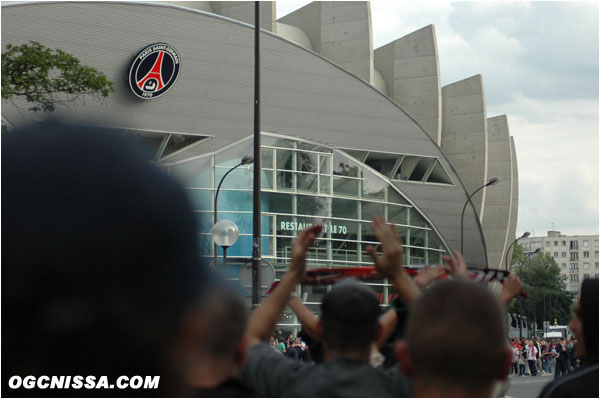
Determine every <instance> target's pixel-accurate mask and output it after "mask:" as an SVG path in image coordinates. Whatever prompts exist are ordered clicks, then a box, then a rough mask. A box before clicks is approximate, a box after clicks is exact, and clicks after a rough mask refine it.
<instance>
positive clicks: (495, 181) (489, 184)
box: [460, 177, 500, 254]
mask: <svg viewBox="0 0 600 399" xmlns="http://www.w3.org/2000/svg"><path fill="white" fill-rule="evenodd" d="M499 181H500V178H499V177H492V178H491V179H490V180H489V181H488V182H487V183H485V184H484V185H483V186H481V187H479V188H478V189H477V190H475V191H473V194H471V195H469V198H467V201H466V202H465V206H463V210H462V214H461V216H460V253H461V254H463V244H464V240H463V231H464V224H465V210H466V209H467V205H468V204H469V203H470V202H471V198H473V196H474V195H475V194H477V193H478V192H479V190H482V189H484V188H485V187H487V186H493V185H494V184H496V183H498V182H499Z"/></svg>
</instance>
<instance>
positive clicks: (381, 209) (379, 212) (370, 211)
mask: <svg viewBox="0 0 600 399" xmlns="http://www.w3.org/2000/svg"><path fill="white" fill-rule="evenodd" d="M361 210H362V214H361V219H362V220H371V219H372V218H373V216H381V217H383V216H384V214H385V205H384V204H382V203H378V202H367V201H363V202H362V204H361Z"/></svg>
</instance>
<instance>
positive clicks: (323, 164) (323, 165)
mask: <svg viewBox="0 0 600 399" xmlns="http://www.w3.org/2000/svg"><path fill="white" fill-rule="evenodd" d="M319 162H320V167H319V168H320V169H319V173H322V174H331V155H323V154H320V155H319Z"/></svg>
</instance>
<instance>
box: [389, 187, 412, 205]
mask: <svg viewBox="0 0 600 399" xmlns="http://www.w3.org/2000/svg"><path fill="white" fill-rule="evenodd" d="M388 202H393V203H395V204H405V205H408V201H407V200H406V199H404V197H402V195H400V194H399V193H398V192H397V191H396V190H395V189H394V188H392V187H390V188H389V189H388Z"/></svg>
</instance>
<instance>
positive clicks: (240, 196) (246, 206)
mask: <svg viewBox="0 0 600 399" xmlns="http://www.w3.org/2000/svg"><path fill="white" fill-rule="evenodd" d="M252 195H253V194H252V191H237V190H235V191H229V190H221V191H219V198H218V199H217V201H218V204H217V206H218V208H219V212H221V211H252V209H253V197H252Z"/></svg>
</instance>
